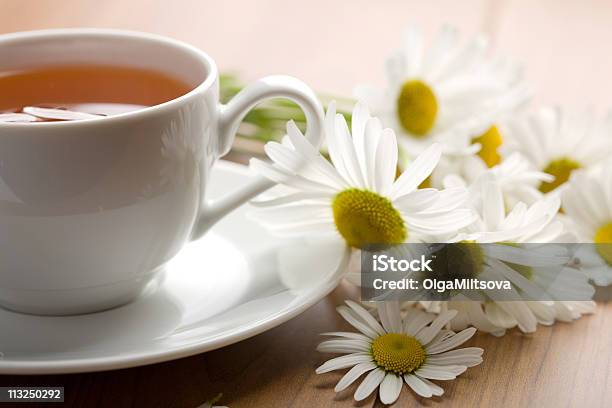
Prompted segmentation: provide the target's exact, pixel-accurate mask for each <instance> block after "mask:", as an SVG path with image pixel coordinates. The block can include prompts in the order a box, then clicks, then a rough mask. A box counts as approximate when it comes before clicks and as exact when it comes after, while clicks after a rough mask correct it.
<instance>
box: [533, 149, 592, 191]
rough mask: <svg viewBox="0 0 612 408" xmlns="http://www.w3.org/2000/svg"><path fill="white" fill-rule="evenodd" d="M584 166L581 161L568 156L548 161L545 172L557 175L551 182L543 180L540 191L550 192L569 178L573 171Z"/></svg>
mask: <svg viewBox="0 0 612 408" xmlns="http://www.w3.org/2000/svg"><path fill="white" fill-rule="evenodd" d="M580 167H582V166H581V165H580V163H578V162H577V161H575V160H572V159H570V158H568V157H561V158H559V159H555V160H553V161H551V162H550V163H548V166H546V167H545V168H544V173H548V174H550V175H552V176H555V179H554V180H553V181H551V182H542V184H540V191H541V192H543V193H548V192H550V191H553V190H554V189H555V188H557V187H559V186H560V185H561V184H563V183H565V182H566V181H567V180H569V177H570V175H571V174H572V171H574V170H576V169H579V168H580Z"/></svg>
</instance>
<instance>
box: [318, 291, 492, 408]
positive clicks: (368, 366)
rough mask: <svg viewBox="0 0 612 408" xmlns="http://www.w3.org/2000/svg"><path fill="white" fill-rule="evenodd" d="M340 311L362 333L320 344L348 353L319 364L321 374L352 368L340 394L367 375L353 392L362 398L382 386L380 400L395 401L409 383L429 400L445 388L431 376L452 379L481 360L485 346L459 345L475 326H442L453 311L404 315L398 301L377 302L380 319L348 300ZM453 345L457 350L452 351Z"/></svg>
mask: <svg viewBox="0 0 612 408" xmlns="http://www.w3.org/2000/svg"><path fill="white" fill-rule="evenodd" d="M346 304H347V305H348V307H347V306H344V305H343V306H340V307H338V313H340V315H341V316H342V317H343V318H344V319H345V320H346V321H347V322H348V323H349V324H351V325H352V326H353V327H355V328H356V329H357V330H359V331H360V333H351V332H333V333H325V335H329V336H333V337H334V338H333V339H332V340H327V341H324V342H322V343H321V344H320V345H319V346H318V348H317V349H318V350H319V351H321V352H324V353H346V355H344V356H341V357H336V358H333V359H331V360H329V361H327V362H326V363H324V364H323V365H322V366H320V367H319V368H317V370H316V372H317V374H323V373H327V372H330V371H334V370H342V369H345V368H349V367H351V369H350V370H349V371H348V372H347V373H346V374H345V375H344V376H343V377H342V379H340V381H339V382H338V384H337V385H336V387H335V391H336V392H340V391H342V390H344V389H346V388H347V387H348V386H349V385H351V384H352V383H354V382H355V381H356V380H357V379H358V378H359V377H361V376H362V375H364V374H366V373H368V374H367V375H366V377H365V378H364V379H363V381H362V382H361V384H360V385H359V386H358V387H357V390H356V391H355V400H357V401H361V400H363V399H365V398H367V397H368V396H369V395H371V394H372V393H373V392H374V391H375V390H376V388H379V395H380V400H381V401H382V402H383V403H384V404H392V403H393V402H395V401H396V400H397V398H398V397H399V395H400V392H401V390H402V388H403V384H404V383H406V384H408V386H409V387H410V388H411V389H412V390H413V391H414V392H415V393H416V394H418V395H420V396H421V397H425V398H430V397H432V396H434V395H435V396H441V395H442V394H444V390H443V389H442V388H441V387H440V386H438V385H437V384H434V383H433V382H432V381H431V380H453V379H455V378H456V377H457V376H458V375H460V374H461V373H463V372H464V371H465V370H467V368H468V367H474V366H476V365H478V364H480V363H481V362H482V353H483V349H481V348H478V347H467V348H462V349H455V348H456V347H457V346H459V345H461V344H463V343H465V342H466V341H467V340H469V339H470V338H471V337H472V336H473V335H474V333H475V332H476V329H474V328H468V329H465V330H463V331H461V332H459V333H454V332H452V331H449V330H444V329H443V328H444V326H445V325H446V324H447V323H448V322H449V321H450V320H451V319H452V318H453V317H454V316H455V314H456V312H455V311H447V312H444V313H441V314H440V315H438V316H437V317H436V316H435V315H433V314H431V313H426V312H423V311H421V310H417V309H411V310H410V311H409V313H408V314H407V315H406V316H405V317H404V318H402V316H401V315H400V309H399V305H398V303H397V302H378V303H377V306H378V315H379V318H380V321H379V320H377V319H376V318H374V317H373V316H372V314H370V313H369V312H368V311H367V310H365V309H364V308H363V307H361V306H360V305H358V304H356V303H354V302H351V301H347V302H346ZM453 349H455V350H453Z"/></svg>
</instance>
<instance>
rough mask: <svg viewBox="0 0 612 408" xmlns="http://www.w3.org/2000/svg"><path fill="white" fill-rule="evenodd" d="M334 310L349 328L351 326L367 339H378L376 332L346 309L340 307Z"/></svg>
mask: <svg viewBox="0 0 612 408" xmlns="http://www.w3.org/2000/svg"><path fill="white" fill-rule="evenodd" d="M336 310H337V311H338V313H340V316H342V317H343V318H344V320H346V321H347V322H348V323H349V324H350V325H351V326H353V327H354V328H356V329H357V330H359V331H360V332H362V333H363V334H365V335H366V336H368V337H369V338H371V339H373V338H376V337H378V334H377V333H376V330H374V329H373V328H372V327H370V325H369V324H367V323H366V322H364V321H363V320H361V319H360V318H359V317H357V315H355V314H354V312H353V311H352V310H351V309H349V308H348V307H346V306H344V305H342V306H338V307H337V308H336Z"/></svg>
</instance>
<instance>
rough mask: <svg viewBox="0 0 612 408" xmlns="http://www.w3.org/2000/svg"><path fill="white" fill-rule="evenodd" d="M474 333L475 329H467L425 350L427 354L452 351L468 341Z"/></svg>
mask: <svg viewBox="0 0 612 408" xmlns="http://www.w3.org/2000/svg"><path fill="white" fill-rule="evenodd" d="M474 333H476V329H475V328H473V327H469V328H467V329H465V330H462V331H460V332H459V333H457V334H455V335H454V336H452V337H449V338H447V339H445V340H442V341H440V342H438V343H433V344H430V345H429V346H427V347H426V348H425V350H426V351H427V354H439V353H442V352H444V351H447V350H451V349H454V348H455V347H457V346H460V345H461V344H463V343H465V342H466V341H468V340H469V339H470V338H471V337H472V336H473V335H474Z"/></svg>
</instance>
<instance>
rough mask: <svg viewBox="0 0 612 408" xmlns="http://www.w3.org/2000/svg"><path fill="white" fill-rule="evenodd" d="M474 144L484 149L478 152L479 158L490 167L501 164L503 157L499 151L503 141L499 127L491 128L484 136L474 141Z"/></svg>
mask: <svg viewBox="0 0 612 408" xmlns="http://www.w3.org/2000/svg"><path fill="white" fill-rule="evenodd" d="M472 143H480V146H482V147H481V149H480V151H479V152H478V156H480V158H481V159H482V160H483V161H484V162H485V163H486V165H487V166H488V167H493V166H495V165H497V164H499V163H500V162H501V156H500V155H499V153H498V151H497V149H498V148H499V147H500V146H501V145H502V143H503V139H502V136H501V133H499V129H498V128H497V126H495V125H493V126H491V127H490V128H489V130H487V131H486V132H484V133H483V134H482V135H480V136H478V137H475V138H474V139H472Z"/></svg>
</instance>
